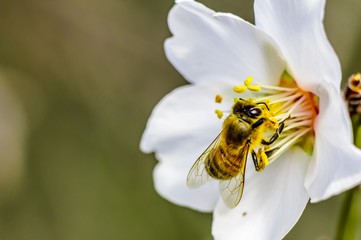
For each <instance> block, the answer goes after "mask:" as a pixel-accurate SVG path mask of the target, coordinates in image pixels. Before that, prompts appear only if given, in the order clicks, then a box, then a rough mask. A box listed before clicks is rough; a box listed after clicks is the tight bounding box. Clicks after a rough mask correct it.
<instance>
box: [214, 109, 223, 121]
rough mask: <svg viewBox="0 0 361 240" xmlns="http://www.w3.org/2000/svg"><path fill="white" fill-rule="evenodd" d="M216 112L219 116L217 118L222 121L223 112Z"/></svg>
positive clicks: (217, 110)
mask: <svg viewBox="0 0 361 240" xmlns="http://www.w3.org/2000/svg"><path fill="white" fill-rule="evenodd" d="M214 112H215V113H216V114H217V117H218V118H219V119H221V118H222V117H223V112H222V111H221V110H219V109H216V110H215V111H214Z"/></svg>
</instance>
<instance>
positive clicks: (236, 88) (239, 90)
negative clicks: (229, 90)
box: [233, 86, 247, 93]
mask: <svg viewBox="0 0 361 240" xmlns="http://www.w3.org/2000/svg"><path fill="white" fill-rule="evenodd" d="M246 89H247V87H246V86H234V87H233V91H235V92H236V93H243V92H244V91H246Z"/></svg>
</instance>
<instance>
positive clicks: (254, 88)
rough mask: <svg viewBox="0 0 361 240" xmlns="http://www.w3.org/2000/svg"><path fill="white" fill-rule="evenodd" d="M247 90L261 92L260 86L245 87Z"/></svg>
mask: <svg viewBox="0 0 361 240" xmlns="http://www.w3.org/2000/svg"><path fill="white" fill-rule="evenodd" d="M247 88H248V90H251V91H256V92H257V91H261V87H260V86H247Z"/></svg>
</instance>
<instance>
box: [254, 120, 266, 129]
mask: <svg viewBox="0 0 361 240" xmlns="http://www.w3.org/2000/svg"><path fill="white" fill-rule="evenodd" d="M265 121H266V119H265V118H260V119H259V120H258V121H257V122H255V123H253V124H252V129H255V128H258V127H259V126H261V125H262V124H263V123H264V122H265Z"/></svg>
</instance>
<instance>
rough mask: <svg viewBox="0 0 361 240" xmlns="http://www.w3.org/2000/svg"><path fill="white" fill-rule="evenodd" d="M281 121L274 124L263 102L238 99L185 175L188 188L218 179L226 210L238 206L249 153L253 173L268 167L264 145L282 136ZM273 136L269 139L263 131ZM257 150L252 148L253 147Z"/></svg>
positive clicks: (282, 125)
mask: <svg viewBox="0 0 361 240" xmlns="http://www.w3.org/2000/svg"><path fill="white" fill-rule="evenodd" d="M283 128H284V121H282V122H280V123H277V122H276V121H275V120H274V119H273V118H272V114H271V112H270V109H269V107H268V105H267V103H265V102H254V101H253V100H252V99H248V100H244V99H242V98H240V99H239V100H237V101H236V103H235V104H234V105H233V107H232V110H231V113H230V115H229V116H228V117H227V118H226V119H225V120H224V123H223V130H222V131H221V133H220V134H219V135H218V136H217V137H216V139H215V140H214V141H213V142H212V143H211V144H210V145H209V147H208V148H207V149H206V150H205V151H204V152H203V153H202V154H201V155H200V157H199V158H198V159H197V161H196V162H195V163H194V164H193V166H192V168H191V169H190V171H189V173H188V176H187V185H188V187H190V188H196V187H199V186H201V185H203V184H204V183H206V182H207V181H208V180H210V179H212V178H213V179H216V180H219V189H220V193H221V196H222V198H223V200H224V202H225V203H226V205H227V206H228V207H229V208H234V207H236V206H237V205H238V203H239V202H240V200H241V198H242V194H243V188H244V179H245V169H246V163H247V158H248V155H249V154H251V156H252V159H253V163H254V166H255V169H256V171H262V170H263V169H264V168H265V166H266V165H267V164H268V155H269V154H270V153H269V152H267V151H265V147H266V146H267V145H270V144H272V143H273V142H274V141H275V140H276V139H277V138H278V136H279V135H280V134H281V132H282V130H283ZM267 130H271V131H272V132H273V131H274V132H273V133H272V135H271V137H270V138H269V139H268V140H265V139H263V132H264V131H267ZM258 146H261V147H259V148H258V149H255V148H256V147H258Z"/></svg>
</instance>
